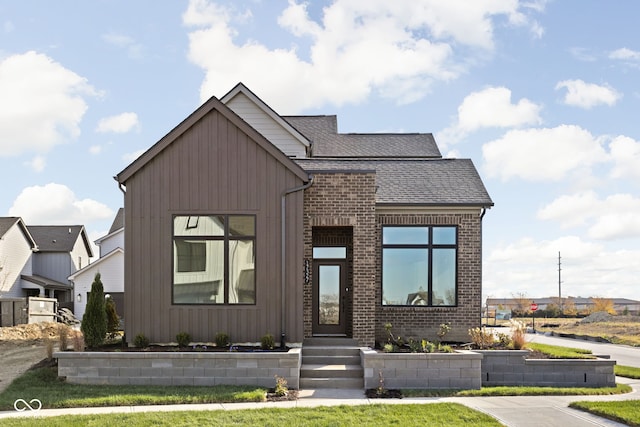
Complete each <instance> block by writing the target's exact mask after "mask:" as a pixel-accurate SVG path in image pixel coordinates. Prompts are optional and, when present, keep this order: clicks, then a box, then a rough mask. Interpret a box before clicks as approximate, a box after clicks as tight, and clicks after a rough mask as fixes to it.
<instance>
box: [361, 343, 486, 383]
mask: <svg viewBox="0 0 640 427" xmlns="http://www.w3.org/2000/svg"><path fill="white" fill-rule="evenodd" d="M360 359H361V363H362V367H363V368H364V388H365V389H369V388H376V387H378V386H379V385H380V377H379V373H380V372H381V373H382V376H383V378H384V387H385V388H425V389H426V388H429V389H479V388H480V386H481V378H480V363H481V361H482V355H481V354H478V353H473V352H470V351H460V352H456V353H378V352H377V351H375V350H365V349H363V350H360Z"/></svg>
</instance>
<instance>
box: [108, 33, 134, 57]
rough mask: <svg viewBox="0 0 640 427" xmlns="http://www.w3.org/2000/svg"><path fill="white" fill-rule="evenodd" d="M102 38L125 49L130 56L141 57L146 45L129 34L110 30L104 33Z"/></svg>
mask: <svg viewBox="0 0 640 427" xmlns="http://www.w3.org/2000/svg"><path fill="white" fill-rule="evenodd" d="M102 40H104V41H105V42H107V43H109V44H111V45H113V46H116V47H119V48H122V49H125V50H126V51H127V56H129V58H132V59H140V58H142V56H143V52H144V46H143V45H142V44H140V43H137V42H136V41H135V40H134V39H133V38H132V37H129V36H127V35H124V34H119V33H115V32H110V33H107V34H103V35H102Z"/></svg>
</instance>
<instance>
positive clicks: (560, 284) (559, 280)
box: [558, 251, 564, 313]
mask: <svg viewBox="0 0 640 427" xmlns="http://www.w3.org/2000/svg"><path fill="white" fill-rule="evenodd" d="M560 260H561V258H560V251H558V302H559V304H560V313H564V307H563V306H564V304H563V303H562V264H561V261H560Z"/></svg>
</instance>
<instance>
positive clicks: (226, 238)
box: [171, 213, 258, 307]
mask: <svg viewBox="0 0 640 427" xmlns="http://www.w3.org/2000/svg"><path fill="white" fill-rule="evenodd" d="M206 216H209V217H216V216H217V217H223V218H224V232H223V235H222V236H216V235H176V230H175V219H176V218H178V217H186V218H188V220H187V229H192V228H195V227H194V226H193V225H192V224H193V218H198V217H206ZM231 217H251V218H253V235H251V236H249V235H235V234H232V233H231V232H230V231H229V222H230V221H229V218H231ZM197 223H198V222H197V220H196V222H195V224H196V225H195V226H197ZM257 234H258V231H257V215H255V214H244V213H239V214H234V213H230V214H220V213H198V214H174V215H172V217H171V250H172V256H171V304H172V305H196V306H216V307H223V306H224V307H236V306H252V305H253V306H255V305H256V304H257V300H258V290H257V285H256V279H255V278H256V275H255V269H256V267H257V266H256V262H255V258H256V250H257V248H256V235H257ZM176 240H178V241H193V242H199V241H200V242H203V243H206V242H208V241H219V242H220V241H222V242H224V243H223V248H224V249H223V253H224V260H223V268H224V274H223V279H222V284H221V286H222V288H223V289H224V301H223V302H216V303H204V302H178V303H177V302H175V286H176V282H175V277H176V276H175V274H176V272H177V271H176V265H175V262H176V260H175V253H174V244H175V242H176ZM230 241H251V243H252V247H253V256H254V278H253V287H254V298H253V302H251V303H246V302H235V303H230V302H229V288H230V283H229V269H230V268H229V252H230V250H229V242H230ZM209 261H210V260H209V257H208V256H206V260H205V263H208V262H209Z"/></svg>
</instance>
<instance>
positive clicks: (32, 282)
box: [0, 217, 93, 308]
mask: <svg viewBox="0 0 640 427" xmlns="http://www.w3.org/2000/svg"><path fill="white" fill-rule="evenodd" d="M92 256H93V252H92V250H91V246H90V244H89V239H88V237H87V233H86V231H85V229H84V226H82V225H25V224H24V222H23V221H22V219H21V218H17V217H4V218H0V297H14V298H16V297H26V296H41V297H49V298H56V299H57V300H58V302H60V303H65V304H64V306H66V307H69V308H72V307H73V286H72V284H71V282H69V280H68V277H69V275H71V274H72V273H74V272H76V271H77V270H79V269H80V268H82V267H83V266H85V265H88V264H89V259H90V258H91V257H92Z"/></svg>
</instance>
